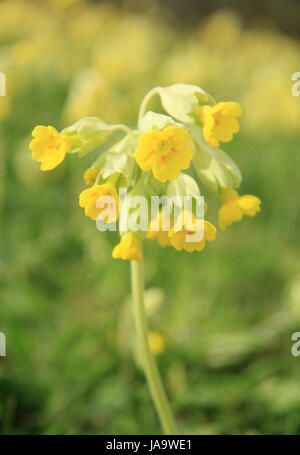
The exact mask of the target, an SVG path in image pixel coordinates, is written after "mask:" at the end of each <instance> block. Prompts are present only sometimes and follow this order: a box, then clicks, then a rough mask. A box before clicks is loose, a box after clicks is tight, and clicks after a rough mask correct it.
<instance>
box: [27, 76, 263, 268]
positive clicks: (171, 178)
mask: <svg viewBox="0 0 300 455" xmlns="http://www.w3.org/2000/svg"><path fill="white" fill-rule="evenodd" d="M153 96H159V97H160V101H161V105H162V107H163V109H164V110H165V112H166V113H165V114H160V113H157V112H153V111H151V110H148V103H149V101H150V100H151V99H152V97H153ZM241 114H242V111H241V107H240V105H239V104H238V103H236V102H219V103H216V102H215V100H214V99H213V98H212V97H211V96H210V95H209V94H207V93H206V92H205V91H204V90H203V89H201V88H200V87H197V86H194V85H189V84H174V85H171V86H168V87H155V88H154V89H152V90H151V91H150V92H149V93H148V94H147V95H146V97H145V98H144V100H143V102H142V104H141V108H140V112H139V118H138V125H137V128H136V129H131V128H129V127H128V126H126V125H122V124H116V125H108V124H106V123H105V122H104V121H102V120H101V119H99V118H97V117H86V118H83V119H81V120H79V121H78V122H76V123H75V124H73V125H71V126H70V127H67V128H65V129H63V130H62V131H61V132H58V131H57V130H56V129H55V128H54V127H52V126H37V127H35V128H34V130H33V132H32V136H33V139H32V140H31V142H30V144H29V148H30V150H31V152H32V158H33V159H34V160H36V161H38V162H40V163H41V165H40V168H41V170H42V171H49V170H51V169H54V168H55V167H56V166H58V165H59V164H60V163H61V162H62V161H63V160H64V158H65V157H66V155H67V154H78V155H79V156H85V155H86V154H89V153H92V152H94V151H95V152H96V151H97V149H98V150H99V147H100V146H101V149H100V150H99V151H98V156H97V157H96V159H95V160H94V162H93V163H92V164H91V166H90V167H89V168H88V169H87V170H86V171H85V172H84V175H83V179H84V181H85V183H86V185H88V186H89V187H88V188H87V189H84V190H83V191H82V192H81V194H80V196H79V205H80V207H81V208H83V209H84V213H85V215H86V216H87V217H89V218H91V219H92V220H99V219H101V220H102V222H104V223H111V222H114V221H116V220H117V218H118V216H119V214H120V210H121V207H122V203H123V202H122V200H121V198H120V197H119V191H120V189H124V188H125V189H126V191H127V194H128V197H129V198H130V196H133V195H135V196H136V195H140V196H143V197H145V198H147V199H150V198H151V196H153V195H158V196H159V197H162V196H168V197H172V196H176V197H180V198H185V197H190V198H192V199H193V198H196V197H197V196H200V195H201V194H202V193H201V190H200V187H201V186H202V185H203V187H204V188H205V189H206V190H208V191H209V192H210V193H211V194H212V195H213V196H216V197H219V199H220V208H219V212H218V217H219V226H220V228H221V229H225V228H227V227H228V226H229V225H231V224H232V223H234V222H237V221H240V220H241V219H242V218H243V216H244V215H247V216H250V217H252V216H254V215H256V213H258V212H259V211H260V205H261V201H260V199H259V198H258V197H256V196H252V195H242V196H240V195H239V194H238V192H237V189H238V188H239V186H240V184H241V179H242V176H241V172H240V170H239V168H238V166H237V165H236V164H235V162H234V161H233V160H232V159H231V158H230V157H229V156H228V154H227V153H225V152H224V151H223V150H222V149H221V148H220V145H221V143H222V142H229V141H231V140H232V138H233V135H234V134H235V133H237V132H238V131H239V122H238V118H239V116H240V115H241ZM120 133H122V135H123V137H122V138H121V139H120ZM105 144H109V145H107V147H105ZM191 173H192V174H193V175H196V176H197V177H198V179H197V180H199V183H200V184H201V185H200V186H199V184H198V182H197V181H196V179H195V178H194V177H192V175H191ZM105 197H110V199H109V201H110V202H109V204H108V206H105V204H104V203H102V202H103V200H104V198H105ZM206 208H207V204H205V209H206ZM190 212H191V213H190V215H191V216H190V217H189V216H186V213H184V210H183V209H182V213H180V217H178V211H176V210H175V209H174V208H173V209H172V210H171V212H170V215H171V217H170V218H171V219H170V220H169V225H168V226H167V228H166V227H165V226H164V220H163V218H164V217H163V208H162V209H161V210H160V212H159V213H158V215H156V219H150V220H149V224H148V229H147V231H146V232H144V231H139V230H134V231H133V230H130V229H128V230H126V229H125V230H124V231H122V232H121V240H120V243H119V244H117V245H116V246H115V247H114V249H113V252H112V256H113V258H119V259H124V260H129V261H131V260H135V261H140V260H141V258H142V248H141V244H142V241H143V240H144V239H150V240H155V241H157V243H158V244H159V245H160V246H168V245H169V246H171V247H173V248H175V249H176V250H178V251H181V250H185V251H188V252H192V251H201V250H203V248H204V247H205V245H206V242H207V241H209V242H211V241H214V240H215V238H216V233H217V229H216V227H215V226H214V225H213V223H211V222H209V221H207V220H204V222H203V235H202V237H201V239H200V240H198V241H189V235H191V234H193V233H195V226H197V217H196V215H197V214H196V212H195V209H194V207H193V205H191V208H190ZM110 215H111V216H110ZM191 220H192V221H193V222H191ZM155 224H156V228H154V225H155ZM157 226H158V228H157Z"/></svg>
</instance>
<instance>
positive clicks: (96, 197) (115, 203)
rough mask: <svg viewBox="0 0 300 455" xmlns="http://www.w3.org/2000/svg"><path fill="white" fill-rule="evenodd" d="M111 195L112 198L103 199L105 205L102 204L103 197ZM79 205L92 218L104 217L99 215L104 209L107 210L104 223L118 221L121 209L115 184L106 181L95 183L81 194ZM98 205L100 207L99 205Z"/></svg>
mask: <svg viewBox="0 0 300 455" xmlns="http://www.w3.org/2000/svg"><path fill="white" fill-rule="evenodd" d="M105 196H106V197H110V198H112V199H110V200H107V199H106V198H105V199H103V201H102V202H103V207H100V205H101V198H102V197H105ZM79 205H80V207H82V208H84V213H85V215H86V216H88V217H90V218H91V219H92V220H97V219H102V218H101V217H99V215H100V214H101V212H102V211H105V216H104V215H103V216H104V219H102V221H104V223H108V222H113V221H116V219H117V218H118V216H119V211H120V198H119V196H118V194H117V191H116V189H115V187H114V186H113V185H111V184H110V183H104V184H103V185H94V186H92V187H91V188H88V189H86V190H84V191H82V193H81V194H80V196H79ZM97 205H98V207H97Z"/></svg>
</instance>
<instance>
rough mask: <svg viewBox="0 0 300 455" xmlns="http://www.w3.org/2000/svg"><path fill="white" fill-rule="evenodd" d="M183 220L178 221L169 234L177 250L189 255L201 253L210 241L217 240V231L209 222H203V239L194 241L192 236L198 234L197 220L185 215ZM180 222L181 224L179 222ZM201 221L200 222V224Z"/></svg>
mask: <svg viewBox="0 0 300 455" xmlns="http://www.w3.org/2000/svg"><path fill="white" fill-rule="evenodd" d="M182 218H183V219H182V220H180V221H179V220H177V221H176V223H175V224H174V226H173V228H172V229H171V230H170V232H169V234H168V235H169V238H170V242H171V245H172V246H173V247H174V248H175V249H176V250H177V251H181V250H185V251H187V252H189V253H191V252H193V251H201V250H203V248H204V247H205V243H206V241H207V240H208V241H209V242H212V241H213V240H215V238H216V233H217V229H216V228H215V226H214V225H213V224H212V223H210V222H209V221H206V220H203V237H202V239H201V240H197V241H196V239H194V240H192V239H191V238H190V236H192V235H195V234H197V232H198V228H197V220H196V218H195V216H194V215H192V214H190V216H187V214H186V213H185V214H183V217H182ZM178 221H179V222H178ZM199 221H200V220H198V222H199Z"/></svg>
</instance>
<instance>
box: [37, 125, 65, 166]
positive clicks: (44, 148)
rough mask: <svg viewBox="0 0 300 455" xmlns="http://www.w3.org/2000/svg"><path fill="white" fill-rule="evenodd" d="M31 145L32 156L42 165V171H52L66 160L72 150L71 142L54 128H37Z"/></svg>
mask: <svg viewBox="0 0 300 455" xmlns="http://www.w3.org/2000/svg"><path fill="white" fill-rule="evenodd" d="M32 136H33V139H32V140H31V142H30V144H29V149H30V150H31V152H32V153H31V156H32V158H33V159H34V160H35V161H39V162H40V163H41V166H40V169H41V170H42V171H50V170H52V169H54V168H55V167H56V166H58V165H59V164H60V163H61V162H62V161H63V160H64V158H65V156H66V153H67V152H68V151H69V148H70V141H69V139H68V138H67V137H66V136H63V135H62V134H61V133H59V132H58V131H57V130H56V129H55V128H54V127H53V126H41V125H40V126H36V127H35V128H34V130H33V132H32Z"/></svg>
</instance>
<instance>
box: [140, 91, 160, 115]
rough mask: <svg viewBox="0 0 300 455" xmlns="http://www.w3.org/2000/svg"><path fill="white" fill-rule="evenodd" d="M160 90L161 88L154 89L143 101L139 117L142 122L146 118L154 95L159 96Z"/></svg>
mask: <svg viewBox="0 0 300 455" xmlns="http://www.w3.org/2000/svg"><path fill="white" fill-rule="evenodd" d="M158 89H159V87H154V88H153V89H152V90H150V92H148V93H147V95H146V96H145V98H144V99H143V101H142V103H141V107H140V110H139V116H138V119H139V120H141V119H142V118H143V117H144V115H145V113H146V110H147V107H148V104H149V101H150V100H151V99H152V98H153V96H154V95H158V93H159V92H158Z"/></svg>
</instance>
